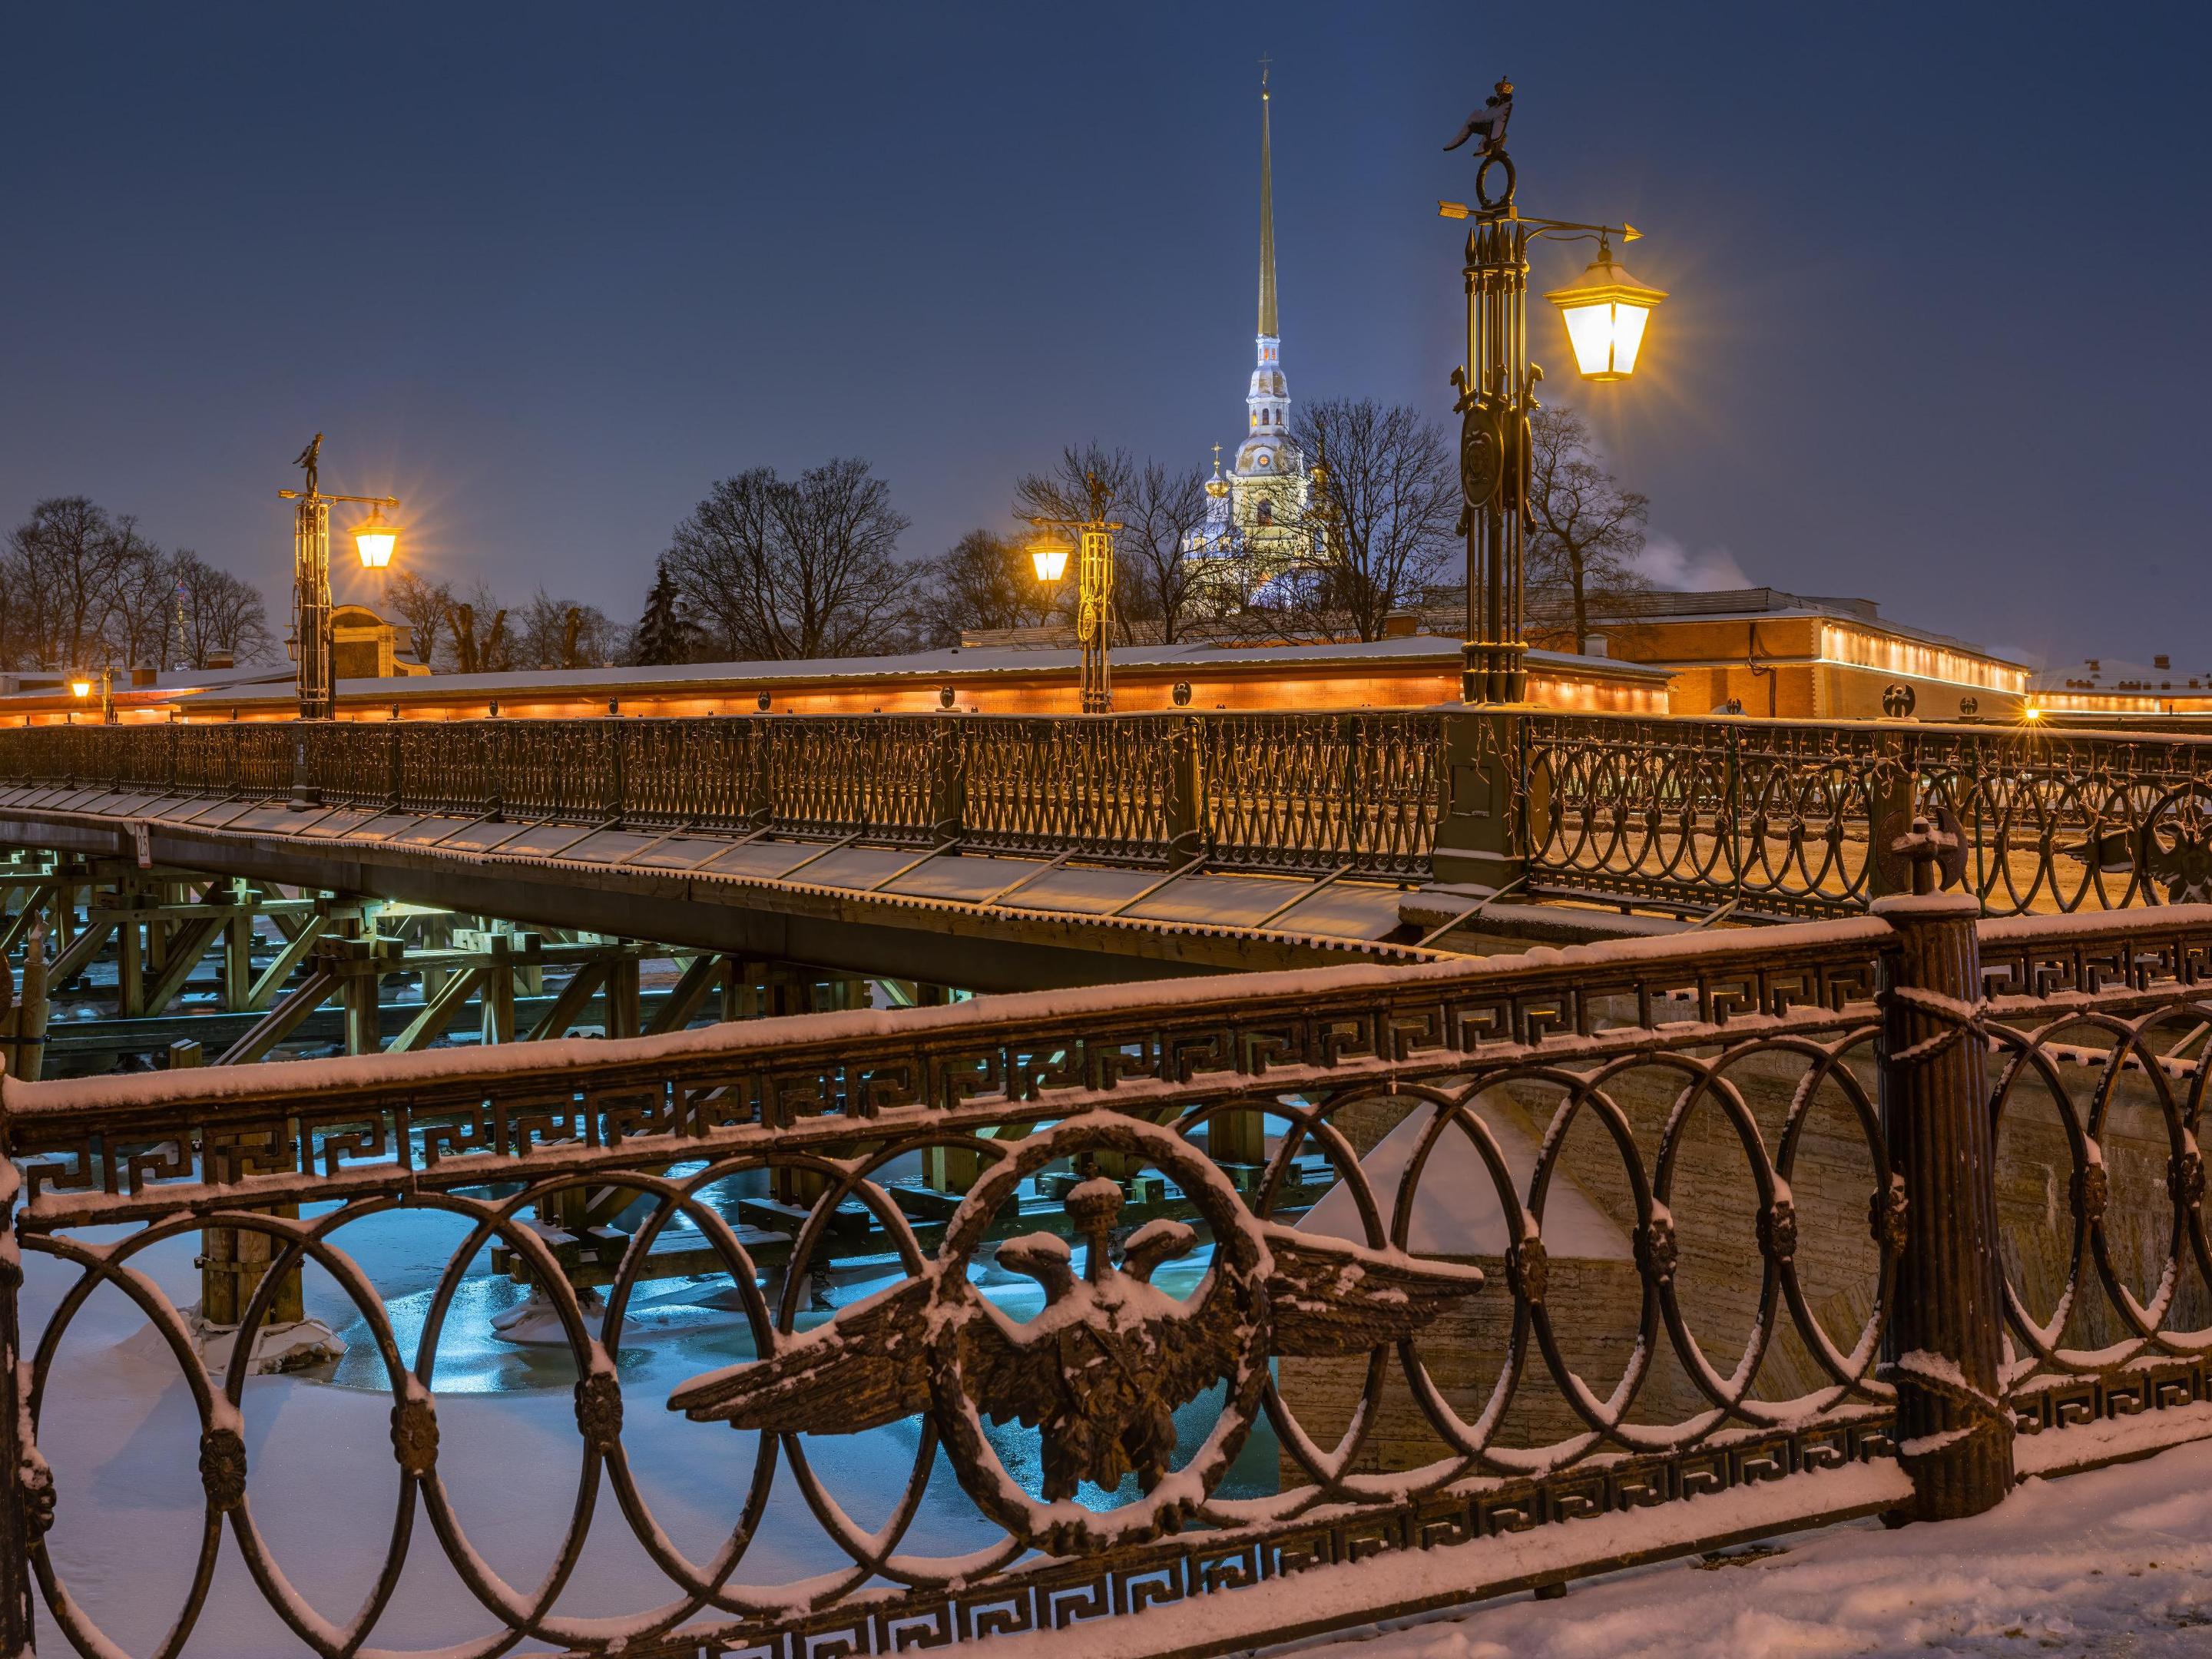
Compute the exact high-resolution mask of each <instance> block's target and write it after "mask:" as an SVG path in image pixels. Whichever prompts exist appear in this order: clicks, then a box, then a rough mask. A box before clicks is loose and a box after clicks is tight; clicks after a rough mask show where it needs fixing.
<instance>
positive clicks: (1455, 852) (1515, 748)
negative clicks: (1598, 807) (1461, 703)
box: [1435, 708, 1528, 892]
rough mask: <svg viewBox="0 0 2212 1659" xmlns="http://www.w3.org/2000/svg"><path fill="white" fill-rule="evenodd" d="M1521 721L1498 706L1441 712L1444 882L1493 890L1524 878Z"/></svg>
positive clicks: (1439, 860)
mask: <svg viewBox="0 0 2212 1659" xmlns="http://www.w3.org/2000/svg"><path fill="white" fill-rule="evenodd" d="M1522 720H1523V716H1522V715H1521V714H1518V713H1516V712H1515V711H1512V710H1509V709H1503V708H1468V709H1463V710H1462V709H1454V710H1451V711H1450V712H1449V713H1447V714H1445V715H1444V717H1443V728H1444V754H1443V763H1444V813H1443V819H1442V821H1441V822H1440V823H1438V824H1437V845H1436V853H1435V868H1436V878H1437V882H1438V884H1442V885H1444V886H1454V887H1458V886H1473V887H1486V888H1489V889H1490V890H1492V891H1493V892H1494V891H1496V890H1498V889H1500V888H1503V887H1504V886H1506V885H1508V884H1510V883H1512V882H1514V881H1516V880H1518V879H1519V878H1521V877H1522V875H1524V874H1525V873H1527V871H1528V851H1527V846H1526V840H1525V837H1524V836H1523V835H1522V823H1521V818H1522V805H1523V802H1524V799H1525V796H1524V790H1525V782H1524V780H1523V779H1522V775H1521V773H1522V764H1521V750H1522Z"/></svg>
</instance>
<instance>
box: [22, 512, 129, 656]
mask: <svg viewBox="0 0 2212 1659" xmlns="http://www.w3.org/2000/svg"><path fill="white" fill-rule="evenodd" d="M135 539H136V530H135V526H133V525H132V523H131V520H127V519H126V520H121V521H120V522H118V521H117V520H112V519H111V518H109V517H108V515H107V513H106V511H105V510H104V509H102V508H100V507H97V506H95V505H94V503H93V502H92V501H91V500H90V499H89V498H88V497H86V496H83V495H57V496H52V497H50V498H48V499H47V500H46V501H40V503H39V504H38V505H37V506H35V507H33V508H32V509H31V516H30V518H29V519H28V520H26V521H25V522H23V523H22V524H21V525H18V526H16V527H15V530H14V531H13V532H10V533H9V538H8V548H7V551H6V554H5V556H4V557H0V592H4V593H5V595H6V604H5V605H4V607H0V608H3V609H4V610H5V611H6V612H7V617H8V623H7V626H8V638H7V647H8V657H9V661H8V665H9V666H10V667H39V668H46V669H61V670H66V669H71V668H90V667H94V666H97V664H96V663H95V662H94V658H99V659H101V660H102V661H104V660H105V659H106V656H107V654H108V651H109V649H110V647H109V640H108V635H109V627H110V623H112V620H113V616H114V611H115V600H116V578H117V575H118V563H119V562H120V559H121V557H122V556H123V551H122V550H124V549H125V548H126V547H128V546H129V545H130V544H131V543H132V542H134V541H135Z"/></svg>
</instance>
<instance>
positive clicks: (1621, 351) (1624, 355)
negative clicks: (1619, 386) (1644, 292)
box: [1613, 301, 1651, 374]
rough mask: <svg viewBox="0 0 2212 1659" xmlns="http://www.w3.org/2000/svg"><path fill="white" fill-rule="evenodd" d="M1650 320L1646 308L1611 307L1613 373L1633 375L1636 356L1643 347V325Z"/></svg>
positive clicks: (1648, 308) (1620, 305)
mask: <svg viewBox="0 0 2212 1659" xmlns="http://www.w3.org/2000/svg"><path fill="white" fill-rule="evenodd" d="M1650 320H1651V311H1650V307H1648V306H1631V305H1622V304H1620V303H1619V302H1617V301H1616V302H1615V303H1614V305H1613V373H1614V374H1634V373H1635V372H1636V354H1637V352H1638V350H1640V349H1642V348H1643V345H1644V325H1645V324H1646V323H1648V322H1650Z"/></svg>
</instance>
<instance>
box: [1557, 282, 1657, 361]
mask: <svg viewBox="0 0 2212 1659" xmlns="http://www.w3.org/2000/svg"><path fill="white" fill-rule="evenodd" d="M1614 310H1615V307H1614V306H1613V302H1612V301H1600V302H1599V303H1597V304H1596V305H1581V306H1564V307H1561V308H1560V311H1559V314H1560V315H1561V316H1562V317H1564V318H1565V319H1566V321H1567V341H1568V343H1570V344H1571V345H1572V346H1573V347H1574V350H1575V367H1576V368H1579V369H1580V370H1582V372H1583V374H1584V375H1585V376H1586V377H1589V378H1591V379H1598V378H1602V377H1605V376H1607V375H1610V374H1612V373H1613V311H1614ZM1639 332H1640V331H1639Z"/></svg>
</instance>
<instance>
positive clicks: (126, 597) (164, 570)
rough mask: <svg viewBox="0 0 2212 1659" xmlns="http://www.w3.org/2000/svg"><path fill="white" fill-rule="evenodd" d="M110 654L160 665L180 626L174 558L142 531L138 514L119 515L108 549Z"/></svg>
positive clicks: (122, 659) (125, 660) (123, 659)
mask: <svg viewBox="0 0 2212 1659" xmlns="http://www.w3.org/2000/svg"><path fill="white" fill-rule="evenodd" d="M108 573H109V574H108V582H109V588H108V591H109V593H110V596H111V602H110V604H109V607H108V613H107V627H106V630H105V633H106V645H107V655H108V657H109V658H110V659H112V660H114V661H116V662H118V663H129V664H135V665H142V666H143V665H150V666H154V667H159V666H160V665H161V661H162V659H163V657H164V656H165V655H166V654H167V645H168V643H169V639H170V636H171V635H173V634H174V633H175V632H176V614H177V578H176V569H175V562H174V560H173V558H172V557H171V556H169V555H168V554H166V553H164V552H162V551H161V549H160V548H158V547H156V546H155V545H154V544H153V543H151V542H149V541H148V540H147V539H146V538H144V537H143V536H141V535H140V534H139V533H138V526H137V522H136V521H135V520H131V519H128V518H125V519H118V520H116V524H115V536H114V539H113V542H112V544H111V546H110V549H109V551H108Z"/></svg>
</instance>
